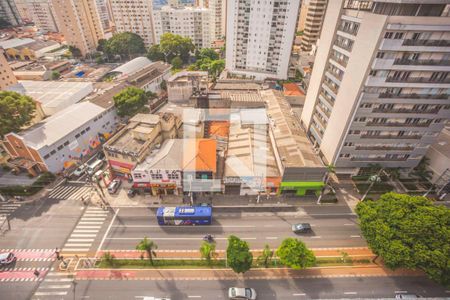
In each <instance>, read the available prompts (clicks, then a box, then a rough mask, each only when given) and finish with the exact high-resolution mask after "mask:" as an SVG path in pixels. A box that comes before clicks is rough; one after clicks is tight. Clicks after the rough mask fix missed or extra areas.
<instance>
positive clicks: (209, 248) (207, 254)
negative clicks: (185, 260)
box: [200, 242, 216, 265]
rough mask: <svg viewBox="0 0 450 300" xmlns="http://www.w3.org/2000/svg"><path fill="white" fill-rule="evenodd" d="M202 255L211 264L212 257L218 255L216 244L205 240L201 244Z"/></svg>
mask: <svg viewBox="0 0 450 300" xmlns="http://www.w3.org/2000/svg"><path fill="white" fill-rule="evenodd" d="M200 255H201V256H202V258H204V259H206V261H207V262H208V265H210V264H211V259H212V258H214V257H215V256H216V244H215V243H208V242H203V243H202V245H201V246H200Z"/></svg>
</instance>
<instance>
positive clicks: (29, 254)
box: [11, 249, 56, 261]
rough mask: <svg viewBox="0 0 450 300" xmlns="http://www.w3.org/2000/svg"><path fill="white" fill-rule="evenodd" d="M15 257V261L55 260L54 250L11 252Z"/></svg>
mask: <svg viewBox="0 0 450 300" xmlns="http://www.w3.org/2000/svg"><path fill="white" fill-rule="evenodd" d="M11 252H12V253H14V255H15V256H16V257H17V260H19V261H20V260H27V259H28V260H43V259H45V260H51V259H56V255H55V251H54V250H45V251H33V250H26V249H20V250H13V251H11Z"/></svg>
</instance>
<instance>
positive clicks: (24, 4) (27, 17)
mask: <svg viewBox="0 0 450 300" xmlns="http://www.w3.org/2000/svg"><path fill="white" fill-rule="evenodd" d="M14 3H16V7H17V12H18V13H19V16H20V18H21V19H22V22H24V23H28V22H31V21H32V19H31V14H30V12H29V10H28V0H14Z"/></svg>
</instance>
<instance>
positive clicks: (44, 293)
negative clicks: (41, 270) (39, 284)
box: [34, 291, 67, 296]
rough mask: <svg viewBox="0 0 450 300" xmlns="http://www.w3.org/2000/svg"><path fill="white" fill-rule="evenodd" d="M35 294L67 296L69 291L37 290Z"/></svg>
mask: <svg viewBox="0 0 450 300" xmlns="http://www.w3.org/2000/svg"><path fill="white" fill-rule="evenodd" d="M34 295H35V296H65V295H67V291H65V292H36V293H35V294H34Z"/></svg>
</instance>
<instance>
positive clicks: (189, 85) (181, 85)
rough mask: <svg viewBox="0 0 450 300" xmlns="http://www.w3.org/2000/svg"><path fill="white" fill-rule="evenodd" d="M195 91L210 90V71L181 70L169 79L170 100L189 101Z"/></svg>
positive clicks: (177, 101)
mask: <svg viewBox="0 0 450 300" xmlns="http://www.w3.org/2000/svg"><path fill="white" fill-rule="evenodd" d="M194 91H200V92H207V91H208V72H203V71H181V72H178V73H175V74H174V75H172V76H171V77H170V78H169V79H168V80H167V94H168V97H169V101H170V102H175V103H187V102H188V101H189V99H190V98H191V96H192V94H193V93H194Z"/></svg>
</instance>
